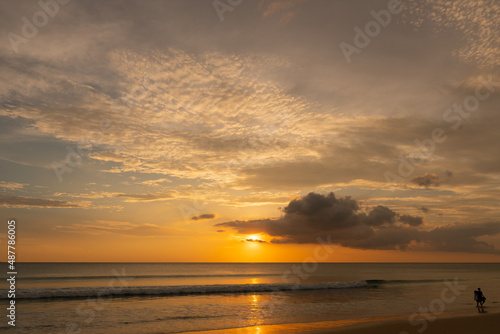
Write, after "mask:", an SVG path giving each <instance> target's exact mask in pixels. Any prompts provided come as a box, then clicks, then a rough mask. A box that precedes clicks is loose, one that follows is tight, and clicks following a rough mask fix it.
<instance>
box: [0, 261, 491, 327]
mask: <svg viewBox="0 0 500 334" xmlns="http://www.w3.org/2000/svg"><path fill="white" fill-rule="evenodd" d="M5 268H6V265H5ZM17 272H18V275H17V280H16V327H15V328H11V326H9V325H8V324H7V320H5V319H6V317H5V316H4V321H2V323H0V331H4V330H8V331H6V332H12V333H183V332H189V331H208V330H215V329H226V328H239V327H247V326H258V325H270V324H284V323H298V322H317V321H335V320H347V319H360V318H371V317H389V316H400V315H409V314H414V317H413V321H416V320H418V319H419V317H420V318H423V317H424V314H425V313H426V312H427V315H429V314H430V315H431V316H433V315H436V314H442V313H446V312H454V311H466V310H471V312H477V310H476V309H475V302H474V300H473V291H474V290H475V289H476V288H478V287H480V288H481V290H482V291H483V292H484V295H485V296H486V298H487V300H486V304H485V306H487V307H488V309H489V310H492V311H494V310H495V309H496V308H498V307H499V302H500V264H498V263H467V264H464V263H321V264H314V263H305V264H302V263H17ZM4 282H5V280H4ZM0 288H1V289H2V293H1V295H0V300H1V302H2V303H3V305H4V307H7V306H8V299H7V284H6V283H2V285H1V286H0ZM4 312H5V314H7V313H6V309H5V308H4ZM415 313H417V316H415ZM415 319H416V320H415ZM395 334H397V333H395Z"/></svg>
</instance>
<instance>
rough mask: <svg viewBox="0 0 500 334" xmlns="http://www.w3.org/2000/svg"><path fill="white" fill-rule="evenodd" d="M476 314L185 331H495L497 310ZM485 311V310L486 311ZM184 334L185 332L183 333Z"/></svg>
mask: <svg viewBox="0 0 500 334" xmlns="http://www.w3.org/2000/svg"><path fill="white" fill-rule="evenodd" d="M484 311H485V313H479V312H478V311H477V310H476V309H475V308H474V309H471V310H467V311H462V312H456V313H448V314H444V315H441V316H440V317H438V318H437V319H435V320H433V321H427V322H425V323H426V327H425V328H424V326H425V325H424V321H423V318H418V319H420V320H421V321H420V322H417V323H415V322H414V325H413V326H412V324H410V321H409V317H410V316H409V315H405V316H398V317H385V318H363V319H350V320H341V321H323V322H313V323H296V324H282V325H263V326H253V327H244V328H233V329H224V330H215V331H203V332H189V334H195V333H209V334H223V333H227V334H285V333H295V334H302V333H307V334H313V333H314V334H329V333H332V334H413V333H415V334H419V333H425V334H442V333H453V334H470V333H475V332H477V333H481V334H496V333H498V326H499V324H500V312H499V311H498V310H496V309H495V312H488V311H487V309H484ZM487 312H488V313H487ZM186 334H188V333H186Z"/></svg>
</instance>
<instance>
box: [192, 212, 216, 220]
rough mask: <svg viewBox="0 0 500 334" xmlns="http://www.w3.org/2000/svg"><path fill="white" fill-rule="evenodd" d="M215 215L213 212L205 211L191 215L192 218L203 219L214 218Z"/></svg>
mask: <svg viewBox="0 0 500 334" xmlns="http://www.w3.org/2000/svg"><path fill="white" fill-rule="evenodd" d="M214 218H215V215H214V214H213V213H204V214H201V215H198V216H193V217H191V220H202V219H214Z"/></svg>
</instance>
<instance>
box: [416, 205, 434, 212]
mask: <svg viewBox="0 0 500 334" xmlns="http://www.w3.org/2000/svg"><path fill="white" fill-rule="evenodd" d="M418 209H419V210H420V211H422V212H425V213H427V212H429V211H430V210H431V209H429V208H427V207H425V206H422V207H420V208H418Z"/></svg>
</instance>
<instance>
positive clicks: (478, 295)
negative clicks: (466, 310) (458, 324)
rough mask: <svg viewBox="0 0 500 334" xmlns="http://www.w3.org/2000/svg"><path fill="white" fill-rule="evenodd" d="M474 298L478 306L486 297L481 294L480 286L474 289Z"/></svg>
mask: <svg viewBox="0 0 500 334" xmlns="http://www.w3.org/2000/svg"><path fill="white" fill-rule="evenodd" d="M474 300H475V301H476V306H477V307H479V304H481V306H483V304H484V302H485V301H486V298H485V297H484V295H483V292H482V291H481V288H477V290H476V291H474Z"/></svg>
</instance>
